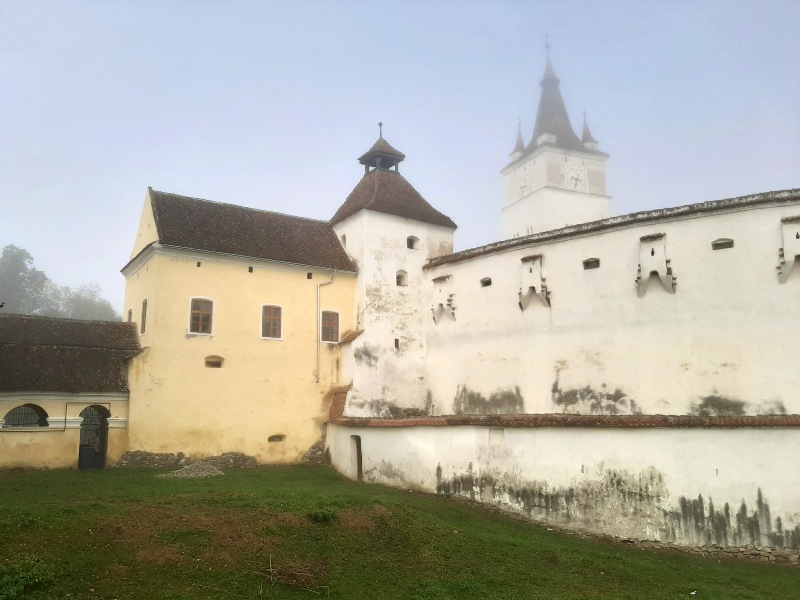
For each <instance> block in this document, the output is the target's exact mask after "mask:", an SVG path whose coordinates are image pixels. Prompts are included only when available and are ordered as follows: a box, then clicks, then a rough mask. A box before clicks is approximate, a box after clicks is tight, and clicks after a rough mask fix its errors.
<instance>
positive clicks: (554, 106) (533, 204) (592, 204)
mask: <svg viewBox="0 0 800 600" xmlns="http://www.w3.org/2000/svg"><path fill="white" fill-rule="evenodd" d="M541 87H542V95H541V98H540V99H539V110H538V112H537V114H536V125H535V127H534V131H533V137H532V139H531V141H530V143H529V144H528V145H527V146H525V144H524V143H523V141H522V131H521V129H520V131H519V132H518V133H517V143H516V146H515V147H514V150H513V151H512V152H511V163H510V164H509V165H508V166H506V168H505V169H503V170H502V171H501V172H502V174H503V175H505V177H506V182H507V192H506V201H505V206H504V207H503V210H502V236H503V239H510V238H514V237H521V236H525V235H530V234H532V233H539V232H541V231H549V230H551V229H559V228H561V227H565V226H567V225H574V224H576V223H585V222H588V221H595V220H597V219H604V218H606V217H609V216H610V215H611V197H610V196H608V195H607V193H606V160H608V155H607V154H606V153H604V152H601V151H600V150H599V149H598V143H597V140H595V139H594V138H593V137H592V134H591V132H590V131H589V126H588V124H587V123H586V115H585V114H584V122H583V135H582V137H581V139H578V136H577V135H575V132H574V131H573V130H572V125H571V124H570V122H569V116H568V115H567V109H566V107H565V106H564V99H563V98H562V97H561V91H560V90H559V80H558V77H556V75H555V72H554V71H553V67H552V66H551V65H550V57H549V54H548V58H547V67H546V68H545V71H544V77H543V78H542V81H541Z"/></svg>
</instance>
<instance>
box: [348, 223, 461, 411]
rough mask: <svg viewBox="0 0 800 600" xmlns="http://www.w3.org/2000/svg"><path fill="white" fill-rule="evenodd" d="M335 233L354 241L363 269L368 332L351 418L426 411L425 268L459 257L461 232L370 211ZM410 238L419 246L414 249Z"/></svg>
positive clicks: (361, 309) (359, 350) (360, 350)
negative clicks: (401, 276)
mask: <svg viewBox="0 0 800 600" xmlns="http://www.w3.org/2000/svg"><path fill="white" fill-rule="evenodd" d="M334 229H335V230H336V233H337V235H338V236H339V238H340V239H341V238H342V236H343V235H344V236H346V240H347V243H346V247H345V249H346V250H347V252H348V254H350V256H351V258H353V259H354V260H355V261H356V263H357V264H358V271H359V273H358V279H357V282H356V290H357V291H356V302H357V323H358V328H359V329H363V331H364V333H363V334H362V335H360V336H359V337H358V338H357V339H356V340H355V341H354V342H353V344H352V353H353V357H354V364H353V380H352V381H353V389H352V391H351V392H350V394H349V395H348V403H347V406H346V408H345V414H348V415H353V416H359V415H360V416H368V415H384V416H386V415H388V414H390V413H389V410H390V408H391V407H392V406H401V407H404V408H416V409H419V410H422V409H424V407H425V402H426V391H427V384H426V381H425V372H426V361H427V335H426V332H427V322H428V321H429V320H431V313H430V309H429V308H428V306H427V304H426V299H427V298H429V297H430V293H431V290H430V289H429V286H428V285H427V281H426V279H425V274H424V273H423V270H422V267H423V265H424V264H425V262H426V261H427V260H428V259H429V258H432V257H436V256H441V255H445V254H449V253H451V252H452V251H453V230H452V229H450V228H448V227H442V226H438V225H433V224H430V223H424V222H421V221H417V220H414V219H408V218H405V217H398V216H395V215H389V214H386V213H381V212H377V211H370V210H361V211H359V212H358V213H356V214H355V215H352V216H350V217H348V218H347V219H345V220H343V221H341V222H340V223H337V224H336V225H335V226H334ZM410 236H413V237H414V238H416V239H417V242H416V246H415V248H413V249H411V248H408V246H407V240H408V238H409V237H410ZM399 271H403V272H404V273H405V274H406V285H404V286H398V285H397V273H398V272H399ZM395 340H397V346H399V347H395Z"/></svg>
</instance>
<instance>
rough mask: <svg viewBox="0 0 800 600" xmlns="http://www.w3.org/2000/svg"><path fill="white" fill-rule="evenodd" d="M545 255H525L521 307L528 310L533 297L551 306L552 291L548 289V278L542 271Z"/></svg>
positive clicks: (520, 291)
mask: <svg viewBox="0 0 800 600" xmlns="http://www.w3.org/2000/svg"><path fill="white" fill-rule="evenodd" d="M543 259H544V257H543V256H542V255H541V254H533V255H531V256H523V257H522V258H521V259H520V260H521V262H522V270H521V271H522V272H521V274H520V284H519V301H518V303H519V309H520V310H527V308H528V307H529V306H530V303H531V300H533V298H538V299H539V301H540V302H541V303H542V304H543V305H544V306H546V307H547V308H550V291H549V290H548V289H547V279H546V278H545V276H544V274H543V273H542V263H543Z"/></svg>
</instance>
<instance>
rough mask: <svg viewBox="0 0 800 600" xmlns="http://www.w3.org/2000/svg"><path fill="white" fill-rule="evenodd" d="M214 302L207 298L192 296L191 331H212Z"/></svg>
mask: <svg viewBox="0 0 800 600" xmlns="http://www.w3.org/2000/svg"><path fill="white" fill-rule="evenodd" d="M213 315H214V303H213V302H212V301H211V300H207V299H205V298H192V316H191V321H190V323H189V333H208V334H210V333H211V325H212V318H213Z"/></svg>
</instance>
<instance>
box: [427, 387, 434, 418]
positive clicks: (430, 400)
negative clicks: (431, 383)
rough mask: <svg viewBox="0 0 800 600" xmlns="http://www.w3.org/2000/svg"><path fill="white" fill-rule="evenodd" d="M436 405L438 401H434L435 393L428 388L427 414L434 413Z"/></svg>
mask: <svg viewBox="0 0 800 600" xmlns="http://www.w3.org/2000/svg"><path fill="white" fill-rule="evenodd" d="M435 407H436V403H435V402H434V401H433V393H432V392H431V391H430V390H428V391H427V392H426V393H425V414H426V415H428V416H430V415H432V414H433V410H434V408H435Z"/></svg>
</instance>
